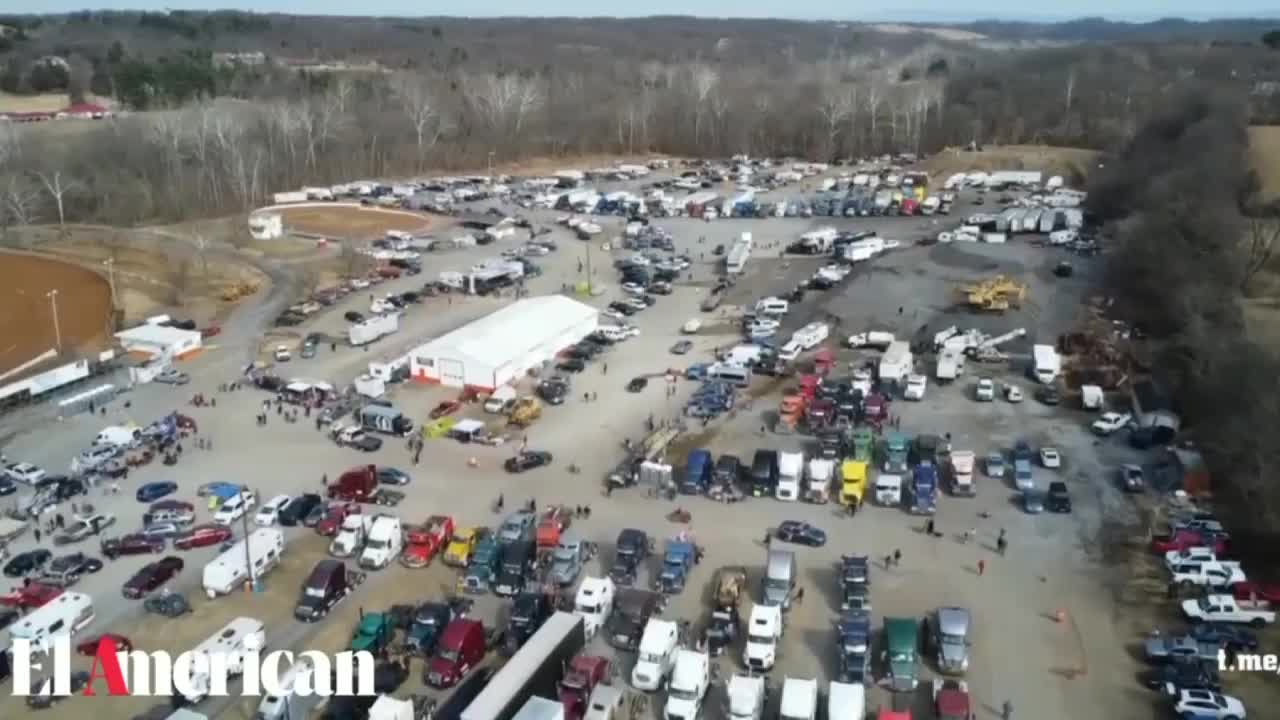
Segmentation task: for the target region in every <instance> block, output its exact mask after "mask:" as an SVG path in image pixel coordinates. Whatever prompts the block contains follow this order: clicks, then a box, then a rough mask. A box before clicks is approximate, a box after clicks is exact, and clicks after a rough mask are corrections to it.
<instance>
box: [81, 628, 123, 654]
mask: <svg viewBox="0 0 1280 720" xmlns="http://www.w3.org/2000/svg"><path fill="white" fill-rule="evenodd" d="M103 640H106V641H107V642H109V643H111V645H112V646H113V647H115V649H116V652H129V651H131V650H133V643H132V642H130V640H129V638H127V637H125V636H123V635H117V634H115V633H103V634H101V635H94V636H93V637H91V638H89V639H88V640H85V641H84V642H82V643H80V644H79V645H76V654H77V655H86V656H93V655H96V654H98V646H99V645H101V644H102V641H103Z"/></svg>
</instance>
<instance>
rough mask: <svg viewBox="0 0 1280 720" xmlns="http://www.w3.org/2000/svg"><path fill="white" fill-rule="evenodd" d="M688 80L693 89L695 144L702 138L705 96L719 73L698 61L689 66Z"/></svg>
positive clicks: (708, 95) (712, 86) (708, 94)
mask: <svg viewBox="0 0 1280 720" xmlns="http://www.w3.org/2000/svg"><path fill="white" fill-rule="evenodd" d="M689 82H690V83H691V85H692V90H693V143H694V145H697V144H698V141H699V140H700V139H701V138H702V118H703V115H704V113H705V112H706V103H707V98H709V97H710V96H711V91H712V90H715V89H716V84H718V83H719V82H720V74H719V73H718V72H716V70H715V68H713V67H711V66H710V65H707V64H705V63H698V64H696V65H694V66H693V67H691V68H689Z"/></svg>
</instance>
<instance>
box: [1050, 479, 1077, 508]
mask: <svg viewBox="0 0 1280 720" xmlns="http://www.w3.org/2000/svg"><path fill="white" fill-rule="evenodd" d="M1045 507H1047V508H1049V512H1056V513H1069V512H1071V494H1070V493H1069V492H1067V484H1066V483H1064V482H1062V481H1061V480H1054V481H1053V482H1051V483H1049V496H1048V498H1046V500H1045Z"/></svg>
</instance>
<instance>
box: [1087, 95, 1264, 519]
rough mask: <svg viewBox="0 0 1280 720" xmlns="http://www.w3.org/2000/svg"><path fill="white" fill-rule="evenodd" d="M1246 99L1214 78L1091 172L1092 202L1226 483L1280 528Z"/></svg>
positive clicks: (1161, 363) (1143, 323)
mask: <svg viewBox="0 0 1280 720" xmlns="http://www.w3.org/2000/svg"><path fill="white" fill-rule="evenodd" d="M1247 117H1248V112H1247V109H1246V108H1245V105H1244V103H1243V102H1242V99H1241V98H1239V97H1232V96H1230V95H1228V94H1224V93H1222V92H1220V91H1218V90H1216V89H1215V88H1212V87H1209V86H1204V87H1199V88H1194V89H1188V90H1187V91H1185V92H1182V93H1179V94H1177V95H1176V96H1175V98H1174V99H1173V100H1171V101H1169V102H1168V103H1167V104H1166V105H1164V106H1163V107H1161V108H1160V109H1159V110H1158V111H1157V112H1156V113H1155V114H1154V115H1153V116H1152V117H1151V118H1150V119H1149V120H1148V121H1146V122H1145V123H1144V124H1143V125H1142V126H1141V127H1140V129H1139V130H1138V132H1137V133H1136V134H1135V135H1134V137H1133V139H1132V140H1131V141H1130V142H1129V143H1127V145H1125V146H1124V148H1123V149H1122V150H1121V151H1120V152H1119V153H1118V154H1116V155H1115V156H1114V157H1112V158H1109V159H1108V160H1107V162H1106V163H1105V168H1104V169H1103V170H1101V171H1099V172H1098V173H1096V174H1095V175H1094V176H1093V178H1092V179H1091V181H1090V183H1089V200H1088V203H1089V208H1090V209H1091V210H1093V211H1094V212H1095V213H1097V215H1098V217H1099V218H1101V219H1103V220H1105V221H1108V222H1109V223H1111V225H1110V227H1112V228H1114V229H1115V232H1114V237H1113V238H1111V240H1110V242H1109V243H1108V244H1109V246H1110V247H1112V248H1113V251H1112V252H1111V253H1110V255H1109V257H1108V262H1107V274H1106V284H1107V286H1108V289H1109V291H1110V293H1111V294H1112V295H1113V296H1114V297H1116V298H1117V299H1118V300H1119V301H1120V302H1118V303H1117V305H1116V306H1117V307H1118V308H1121V309H1122V312H1123V313H1125V314H1126V316H1127V319H1129V320H1131V321H1133V322H1134V323H1135V324H1136V325H1137V326H1138V327H1140V328H1144V329H1145V330H1146V331H1147V332H1148V333H1149V334H1150V336H1151V337H1152V340H1153V346H1154V347H1155V348H1157V351H1156V353H1155V362H1154V365H1153V372H1154V374H1155V375H1156V376H1157V378H1158V379H1160V380H1161V381H1163V383H1164V384H1165V386H1166V387H1167V389H1168V390H1170V391H1171V392H1172V394H1173V396H1174V397H1175V398H1177V402H1178V403H1179V405H1180V407H1179V410H1180V411H1181V414H1182V416H1183V418H1184V425H1185V431H1186V435H1187V436H1189V437H1192V438H1194V440H1195V442H1196V443H1197V445H1198V446H1199V447H1200V449H1201V450H1202V452H1203V453H1204V455H1205V457H1206V460H1207V461H1208V463H1209V466H1210V468H1211V469H1212V472H1213V475H1214V477H1215V480H1216V481H1217V484H1216V485H1215V492H1216V493H1220V494H1221V495H1222V496H1223V497H1224V498H1225V499H1226V500H1228V501H1229V503H1230V507H1232V508H1233V509H1234V510H1235V511H1236V512H1235V513H1234V515H1235V517H1234V518H1233V519H1234V520H1235V521H1236V524H1237V526H1238V527H1240V528H1241V529H1243V530H1249V531H1254V532H1261V533H1267V534H1269V533H1270V532H1271V527H1272V526H1273V519H1274V518H1275V517H1276V516H1277V515H1276V513H1278V512H1280V485H1277V484H1276V483H1275V482H1274V481H1272V480H1271V478H1270V474H1271V472H1273V471H1274V468H1276V467H1277V466H1280V441H1277V440H1276V438H1275V436H1274V433H1272V432H1270V428H1273V427H1276V426H1277V424H1280V402H1277V399H1276V397H1275V394H1274V393H1272V392H1270V388H1271V387H1272V385H1271V383H1274V382H1275V378H1276V377H1280V357H1278V356H1277V355H1276V353H1275V352H1274V350H1273V349H1272V348H1267V347H1264V346H1262V345H1260V344H1258V343H1256V342H1254V341H1253V340H1251V339H1250V338H1249V336H1248V335H1247V333H1246V328H1245V324H1244V319H1243V314H1242V311H1241V297H1242V295H1241V293H1242V289H1243V288H1245V287H1247V284H1248V281H1249V279H1250V277H1251V275H1252V274H1253V273H1255V272H1257V270H1258V263H1257V260H1258V257H1259V256H1258V251H1259V250H1262V249H1266V250H1267V252H1266V255H1268V256H1269V247H1268V245H1269V243H1270V242H1271V241H1274V240H1275V235H1274V234H1271V235H1269V236H1268V237H1259V238H1253V237H1251V233H1248V232H1246V226H1247V224H1248V223H1251V222H1255V221H1262V220H1266V221H1268V222H1272V220H1269V219H1268V218H1267V216H1268V215H1270V216H1271V217H1274V214H1273V213H1272V211H1270V210H1268V209H1266V208H1259V207H1258V206H1257V205H1256V204H1255V203H1256V198H1255V194H1254V189H1255V188H1256V181H1255V180H1254V179H1253V178H1252V177H1251V176H1250V173H1249V171H1247V170H1245V168H1248V167H1249V162H1248V158H1247V153H1248V137H1247V133H1246V122H1247Z"/></svg>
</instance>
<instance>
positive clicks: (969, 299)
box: [958, 275, 1027, 312]
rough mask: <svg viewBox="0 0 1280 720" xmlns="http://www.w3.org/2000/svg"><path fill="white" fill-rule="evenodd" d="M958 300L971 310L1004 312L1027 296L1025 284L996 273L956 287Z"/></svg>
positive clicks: (1017, 305) (1017, 304)
mask: <svg viewBox="0 0 1280 720" xmlns="http://www.w3.org/2000/svg"><path fill="white" fill-rule="evenodd" d="M958 290H959V293H960V296H961V298H960V301H961V302H962V303H964V304H966V305H968V306H969V307H970V308H971V309H973V310H981V311H984V312H1004V311H1005V310H1008V309H1009V308H1011V307H1019V306H1021V305H1022V302H1023V301H1024V300H1026V298H1027V286H1026V285H1024V284H1022V283H1020V282H1017V281H1015V280H1012V279H1010V278H1008V277H1005V276H1004V275H997V276H995V277H993V278H990V279H988V280H982V281H980V282H977V283H974V284H972V285H962V286H960V287H959V288H958Z"/></svg>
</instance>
